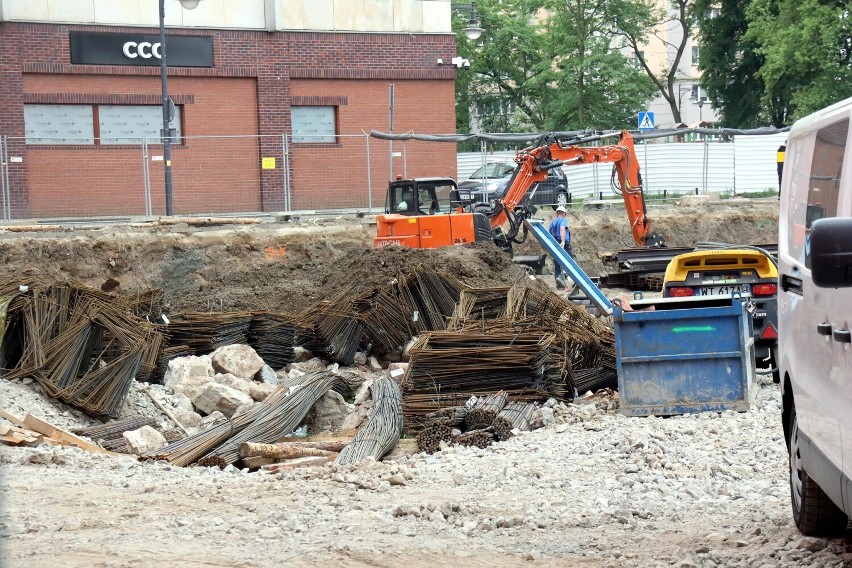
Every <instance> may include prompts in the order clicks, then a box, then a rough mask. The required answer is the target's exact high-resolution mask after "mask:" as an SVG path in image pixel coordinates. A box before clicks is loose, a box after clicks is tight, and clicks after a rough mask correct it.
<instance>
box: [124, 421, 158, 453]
mask: <svg viewBox="0 0 852 568" xmlns="http://www.w3.org/2000/svg"><path fill="white" fill-rule="evenodd" d="M122 436H123V437H124V441H125V442H126V443H127V448H128V450H129V453H131V454H136V455H137V456H141V455H142V454H147V453H150V452H156V451H157V450H161V449H163V448H165V447H166V445H168V441H167V440H166V437H165V436H163V435H162V434H160V433H159V432H158V431H156V430H155V429H154V428H152V427H150V426H143V427H142V428H139V429H138V430H131V431H128V432H124V434H122Z"/></svg>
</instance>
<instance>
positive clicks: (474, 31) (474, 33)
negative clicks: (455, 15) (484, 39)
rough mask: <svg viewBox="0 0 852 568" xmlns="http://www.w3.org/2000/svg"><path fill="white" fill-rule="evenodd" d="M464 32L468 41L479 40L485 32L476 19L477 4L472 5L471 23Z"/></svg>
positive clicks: (472, 3)
mask: <svg viewBox="0 0 852 568" xmlns="http://www.w3.org/2000/svg"><path fill="white" fill-rule="evenodd" d="M462 31H463V32H464V35H466V36H467V39H479V36H481V35H482V32H484V31H485V30H484V29H482V28H480V27H479V21H478V20H477V19H476V2H471V3H470V21H469V22H468V24H467V27H466V28H465V29H463V30H462Z"/></svg>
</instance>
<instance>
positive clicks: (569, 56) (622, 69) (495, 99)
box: [456, 0, 653, 132]
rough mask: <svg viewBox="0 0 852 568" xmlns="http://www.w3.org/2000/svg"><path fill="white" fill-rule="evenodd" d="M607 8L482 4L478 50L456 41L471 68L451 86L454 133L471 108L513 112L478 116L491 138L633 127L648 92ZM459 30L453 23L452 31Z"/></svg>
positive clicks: (496, 0)
mask: <svg viewBox="0 0 852 568" xmlns="http://www.w3.org/2000/svg"><path fill="white" fill-rule="evenodd" d="M611 4H612V3H611V2H608V1H606V0H502V1H501V0H480V2H478V3H477V15H478V16H479V18H480V23H481V25H482V27H483V28H485V29H486V30H487V31H486V33H485V34H484V35H483V36H482V37H481V38H480V39H479V40H477V41H476V42H471V41H468V40H467V39H466V38H464V36H463V34H462V35H460V37H459V41H458V52H459V55H460V56H461V57H464V58H467V59H469V60H470V62H471V67H470V70H469V71H460V72H459V78H458V80H457V99H456V100H457V126H458V129H459V130H460V131H463V130H467V124H469V122H468V118H469V115H468V112H469V110H470V109H471V108H478V109H488V108H493V109H497V110H498V111H505V110H506V109H507V108H508V109H511V110H512V111H513V112H494V113H493V114H489V113H484V114H481V115H479V116H478V117H477V118H478V120H479V122H480V127H481V129H482V130H483V131H489V132H505V131H523V130H541V131H545V130H573V129H581V128H587V127H589V128H597V127H600V126H601V125H606V126H611V127H613V128H621V127H626V126H628V125H629V124H631V123H632V120H633V117H634V116H635V115H636V112H638V111H639V110H641V109H642V108H644V106H645V103H646V102H647V101H648V100H649V98H650V96H651V94H652V92H653V87H652V86H651V85H650V83H649V81H648V80H647V78H645V77H644V76H643V75H642V74H641V73H640V72H638V71H637V70H636V69H635V68H634V67H633V66H632V65H631V64H630V61H629V60H628V59H627V58H626V57H625V56H624V55H623V54H622V53H621V52H620V50H619V47H620V46H621V45H622V44H619V43H618V41H617V38H616V35H615V33H614V32H615V30H614V29H613V27H612V24H611V22H613V21H614V20H615V18H614V14H613V13H612V9H611ZM543 9H544V10H548V11H547V12H541V11H540V10H543ZM465 24H466V20H465V19H464V18H463V17H462V18H459V19H458V21H457V22H456V26H457V29H458V30H459V31H460V30H461V28H462V27H464V25H465Z"/></svg>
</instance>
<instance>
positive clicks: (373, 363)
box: [369, 356, 382, 371]
mask: <svg viewBox="0 0 852 568" xmlns="http://www.w3.org/2000/svg"><path fill="white" fill-rule="evenodd" d="M369 362H370V370H371V371H381V370H382V365H381V363H379V360H378V359H376V358H375V357H373V356H370V361H369Z"/></svg>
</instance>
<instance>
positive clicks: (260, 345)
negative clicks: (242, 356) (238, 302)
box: [248, 312, 296, 369]
mask: <svg viewBox="0 0 852 568" xmlns="http://www.w3.org/2000/svg"><path fill="white" fill-rule="evenodd" d="M295 334H296V327H295V325H294V324H293V320H292V319H291V318H289V317H288V316H285V315H284V314H276V313H272V312H255V313H254V314H253V315H252V318H251V326H250V327H249V332H248V339H249V345H251V346H252V348H254V350H255V351H256V352H257V354H258V355H259V356H260V358H261V359H263V361H264V363H266V364H267V365H269V366H270V367H272V368H273V369H282V368H284V367H285V366H287V365H288V364H289V363H292V362H293V345H294V343H295V341H294V339H295Z"/></svg>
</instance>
